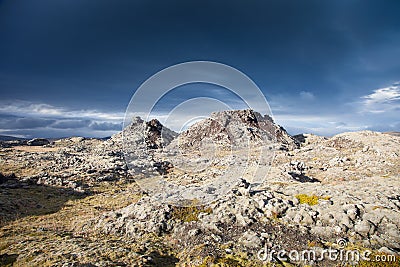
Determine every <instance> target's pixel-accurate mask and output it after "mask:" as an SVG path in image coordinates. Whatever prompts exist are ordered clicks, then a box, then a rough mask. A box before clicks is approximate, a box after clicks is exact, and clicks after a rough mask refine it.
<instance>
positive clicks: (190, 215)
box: [172, 206, 212, 222]
mask: <svg viewBox="0 0 400 267" xmlns="http://www.w3.org/2000/svg"><path fill="white" fill-rule="evenodd" d="M200 213H208V214H210V213H212V209H211V208H210V207H205V206H188V207H174V208H173V210H172V219H177V220H180V221H183V222H191V221H197V220H198V219H199V218H198V216H199V214H200Z"/></svg>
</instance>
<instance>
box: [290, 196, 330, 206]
mask: <svg viewBox="0 0 400 267" xmlns="http://www.w3.org/2000/svg"><path fill="white" fill-rule="evenodd" d="M296 198H297V199H298V200H299V202H300V204H308V205H310V206H313V205H317V204H318V200H319V199H323V200H329V199H331V197H330V196H316V195H306V194H299V195H296Z"/></svg>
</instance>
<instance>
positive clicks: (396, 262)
mask: <svg viewBox="0 0 400 267" xmlns="http://www.w3.org/2000/svg"><path fill="white" fill-rule="evenodd" d="M369 259H370V261H361V262H359V263H358V264H357V266H358V267H372V266H373V267H395V266H400V257H396V256H394V255H389V254H386V253H373V254H371V255H370V256H369ZM377 259H379V261H377ZM384 259H385V261H383V260H384Z"/></svg>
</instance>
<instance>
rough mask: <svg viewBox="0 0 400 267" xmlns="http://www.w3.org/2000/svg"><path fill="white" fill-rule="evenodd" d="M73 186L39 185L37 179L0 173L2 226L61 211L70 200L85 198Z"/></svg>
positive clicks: (0, 223)
mask: <svg viewBox="0 0 400 267" xmlns="http://www.w3.org/2000/svg"><path fill="white" fill-rule="evenodd" d="M87 195H88V192H85V193H79V192H76V191H74V190H73V189H71V188H62V187H55V186H48V185H38V184H36V181H35V180H29V179H24V180H21V179H18V177H16V176H15V175H14V174H11V175H3V174H2V173H0V227H2V226H4V225H6V224H8V223H10V222H11V221H14V220H17V219H20V218H23V217H27V216H32V215H45V214H51V213H55V212H57V211H59V210H60V209H61V208H62V207H64V205H65V203H66V202H67V201H68V200H74V199H80V198H84V197H86V196H87Z"/></svg>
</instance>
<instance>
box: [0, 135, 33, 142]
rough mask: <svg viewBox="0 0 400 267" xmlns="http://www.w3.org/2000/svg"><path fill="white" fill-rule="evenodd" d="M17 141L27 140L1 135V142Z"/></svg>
mask: <svg viewBox="0 0 400 267" xmlns="http://www.w3.org/2000/svg"><path fill="white" fill-rule="evenodd" d="M15 140H27V139H26V138H23V137H15V136H9V135H0V141H15Z"/></svg>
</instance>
